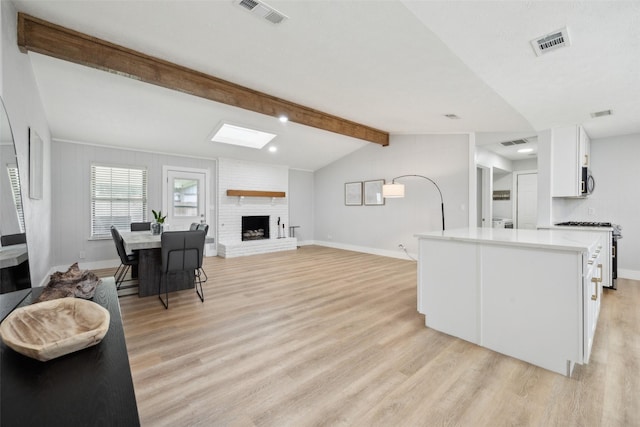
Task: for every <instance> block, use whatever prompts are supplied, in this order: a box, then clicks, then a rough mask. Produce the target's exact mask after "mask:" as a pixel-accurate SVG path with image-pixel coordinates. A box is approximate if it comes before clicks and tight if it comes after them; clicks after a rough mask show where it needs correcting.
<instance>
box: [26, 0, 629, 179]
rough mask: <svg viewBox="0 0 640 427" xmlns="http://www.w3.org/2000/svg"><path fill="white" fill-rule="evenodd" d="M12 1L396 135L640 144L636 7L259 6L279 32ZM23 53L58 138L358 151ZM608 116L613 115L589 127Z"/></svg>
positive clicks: (158, 11)
mask: <svg viewBox="0 0 640 427" xmlns="http://www.w3.org/2000/svg"><path fill="white" fill-rule="evenodd" d="M14 4H15V5H16V8H17V9H18V10H19V11H22V12H25V13H28V14H30V15H33V16H35V17H38V18H42V19H45V20H47V21H50V22H53V23H56V24H59V25H62V26H65V27H68V28H71V29H74V30H77V31H80V32H83V33H86V34H89V35H92V36H95V37H99V38H101V39H104V40H107V41H110V42H112V43H116V44H119V45H122V46H126V47H128V48H131V49H134V50H137V51H140V52H144V53H146V54H148V55H151V56H154V57H158V58H161V59H164V60H167V61H171V62H174V63H177V64H181V65H183V66H186V67H189V68H192V69H194V70H198V71H201V72H204V73H206V74H210V75H213V76H216V77H219V78H222V79H225V80H228V81H231V82H234V83H237V84H240V85H242V86H245V87H248V88H251V89H254V90H258V91H261V92H265V93H269V94H271V95H274V96H276V97H279V98H283V99H286V100H288V101H292V102H295V103H298V104H302V105H305V106H307V107H310V108H313V109H316V110H319V111H323V112H325V113H329V114H332V115H336V116H340V117H343V118H345V119H348V120H352V121H354V122H358V123H362V124H365V125H368V126H371V127H373V128H377V129H381V130H384V131H387V132H389V133H391V134H407V133H440V132H444V133H446V132H478V133H479V136H480V138H479V140H481V141H483V142H484V143H487V144H490V143H495V142H500V140H508V139H511V138H512V136H514V135H515V137H516V138H519V137H522V136H528V135H535V133H536V131H538V130H543V129H548V128H551V127H554V126H560V125H565V124H572V123H580V124H583V125H584V126H585V128H586V130H587V132H588V133H589V134H590V136H591V137H592V138H600V137H606V136H612V135H618V134H628V133H640V120H638V119H637V117H638V116H639V114H638V113H640V79H638V77H637V76H638V75H640V55H639V54H640V46H639V44H640V43H639V42H638V40H640V29H639V28H640V26H638V25H637V21H638V17H639V16H640V4H639V3H638V2H623V1H613V2H611V1H608V2H597V1H581V2H565V1H560V2H485V1H473V2H464V1H460V2H451V1H443V2H438V1H327V0H322V1H275V0H274V1H268V4H269V5H270V6H273V7H274V8H275V9H277V10H278V11H280V12H282V13H284V14H285V15H287V16H288V17H289V19H287V20H285V21H284V22H283V23H281V24H277V25H274V24H271V23H269V22H267V21H265V20H261V19H260V18H258V17H256V16H253V15H251V14H250V13H249V12H247V11H246V10H245V9H243V8H241V7H239V6H238V5H237V3H236V2H234V1H233V0H216V1H189V0H186V1H185V0H183V1H161V0H154V1H136V0H129V1H101V0H84V1H64V0H57V1H32V0H26V1H25V0H20V1H18V0H14ZM563 27H567V28H568V31H569V35H570V42H571V43H570V46H569V47H567V48H563V49H559V50H557V51H554V52H551V53H548V54H546V55H543V56H540V57H537V56H536V55H535V53H534V51H533V49H532V47H531V45H530V43H529V42H530V41H531V40H533V39H535V38H537V37H539V36H541V35H544V34H547V33H550V32H552V31H554V30H557V29H559V28H563ZM29 55H30V58H31V62H32V65H33V69H34V74H35V76H36V80H37V83H38V86H39V89H40V93H41V96H42V100H43V103H44V105H45V111H46V114H47V118H48V120H49V124H50V127H51V133H52V136H53V137H54V138H56V139H59V140H69V141H78V142H89V143H94V144H105V145H113V146H119V147H126V148H135V149H140V150H150V151H156V152H164V153H175V154H181V155H193V156H204V157H218V156H220V157H230V158H243V159H247V160H253V161H261V162H268V163H275V164H283V165H288V166H290V167H293V168H300V169H307V170H316V169H318V168H321V167H323V166H325V165H326V164H328V163H331V162H332V161H334V160H336V159H338V158H340V157H342V156H344V155H346V154H348V153H350V152H352V151H354V150H357V149H359V148H360V147H362V146H364V145H365V144H367V142H364V141H362V140H358V139H355V138H350V137H345V136H341V135H338V134H334V133H331V132H327V131H323V130H318V129H314V128H310V127H307V126H302V125H299V124H296V123H286V124H282V123H280V122H278V121H277V120H276V119H274V118H272V117H269V116H265V115H261V114H258V113H253V112H248V111H246V110H241V109H239V108H235V107H230V106H227V105H223V104H218V103H216V102H212V101H208V100H205V99H201V98H197V97H194V96H191V95H187V94H184V93H180V92H176V91H171V90H168V89H164V88H160V87H157V86H153V85H150V84H147V83H142V82H139V81H136V80H132V79H129V78H127V77H123V76H121V75H117V74H113V73H107V72H104V71H100V70H95V69H91V68H88V67H84V66H81V65H76V64H72V63H68V62H65V61H62V60H59V59H53V58H50V57H47V56H43V55H40V54H35V53H29ZM605 109H611V110H612V111H613V115H611V116H608V117H600V118H592V117H591V115H590V113H592V112H596V111H601V110H605ZM447 114H455V115H456V116H458V117H459V118H458V119H450V118H447V117H446V116H445V115H447ZM222 120H226V121H232V122H235V123H241V124H245V125H249V126H254V127H258V128H260V129H262V130H267V131H273V132H274V133H276V134H278V136H277V137H276V139H275V140H274V141H273V142H272V144H273V145H275V146H277V147H278V151H277V152H276V153H271V152H268V151H267V150H266V149H265V150H253V149H248V148H236V147H230V146H224V145H223V144H217V143H212V142H210V141H208V136H209V134H210V133H211V131H212V130H213V128H214V127H215V126H216V125H217V124H218V123H219V122H220V121H222ZM514 139H515V138H514ZM380 149H384V148H380Z"/></svg>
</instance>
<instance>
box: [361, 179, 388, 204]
mask: <svg viewBox="0 0 640 427" xmlns="http://www.w3.org/2000/svg"><path fill="white" fill-rule="evenodd" d="M383 185H384V179H376V180H372V181H365V182H364V204H365V205H366V206H382V205H384V197H382V186H383Z"/></svg>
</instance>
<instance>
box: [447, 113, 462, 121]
mask: <svg viewBox="0 0 640 427" xmlns="http://www.w3.org/2000/svg"><path fill="white" fill-rule="evenodd" d="M444 116H445V117H446V118H447V119H451V120H459V119H460V117H458V116H456V115H455V114H445V115H444Z"/></svg>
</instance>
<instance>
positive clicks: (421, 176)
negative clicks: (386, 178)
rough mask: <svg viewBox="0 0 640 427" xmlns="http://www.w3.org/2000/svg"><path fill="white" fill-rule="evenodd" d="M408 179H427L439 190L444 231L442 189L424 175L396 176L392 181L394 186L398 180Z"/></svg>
mask: <svg viewBox="0 0 640 427" xmlns="http://www.w3.org/2000/svg"><path fill="white" fill-rule="evenodd" d="M408 177H416V178H423V179H426V180H427V181H429V182H431V183H432V184H433V185H435V187H436V189H437V190H438V194H440V209H441V212H442V231H444V199H443V198H442V191H440V187H438V184H436V182H435V181H434V180H432V179H431V178H429V177H426V176H424V175H414V174H410V175H400V176H396V177H395V178H393V179H392V180H391V183H392V184H393V183H395V182H396V179H400V178H408Z"/></svg>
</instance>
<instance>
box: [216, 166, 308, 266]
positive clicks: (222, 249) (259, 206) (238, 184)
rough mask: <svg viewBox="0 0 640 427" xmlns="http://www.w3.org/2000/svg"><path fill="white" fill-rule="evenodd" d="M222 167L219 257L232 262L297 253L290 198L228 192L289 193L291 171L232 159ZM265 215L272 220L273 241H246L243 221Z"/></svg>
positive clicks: (219, 191)
mask: <svg viewBox="0 0 640 427" xmlns="http://www.w3.org/2000/svg"><path fill="white" fill-rule="evenodd" d="M218 165H219V167H218V174H219V176H218V185H219V188H218V194H219V198H220V202H219V211H218V224H219V226H218V242H219V243H218V255H220V256H221V257H224V258H231V257H237V256H244V255H253V254H259V253H266V252H275V251H283V250H292V249H295V248H296V245H297V242H296V239H295V238H290V237H289V225H290V224H289V203H288V198H287V197H288V194H286V195H287V197H273V198H272V197H239V196H227V190H248V191H281V192H285V193H286V192H287V191H288V187H289V170H288V168H287V167H285V166H274V165H267V164H263V163H251V162H246V161H241V160H232V159H219V163H218ZM261 215H268V216H269V228H270V238H269V239H264V240H252V241H242V217H243V216H261ZM278 218H280V226H279V227H278ZM283 224H284V229H283ZM278 237H281V238H278ZM282 237H286V238H282Z"/></svg>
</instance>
